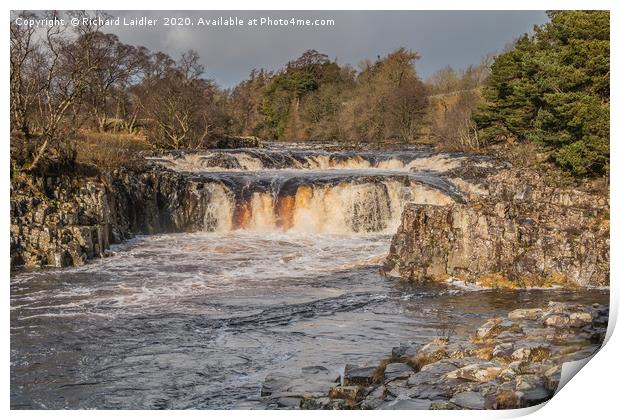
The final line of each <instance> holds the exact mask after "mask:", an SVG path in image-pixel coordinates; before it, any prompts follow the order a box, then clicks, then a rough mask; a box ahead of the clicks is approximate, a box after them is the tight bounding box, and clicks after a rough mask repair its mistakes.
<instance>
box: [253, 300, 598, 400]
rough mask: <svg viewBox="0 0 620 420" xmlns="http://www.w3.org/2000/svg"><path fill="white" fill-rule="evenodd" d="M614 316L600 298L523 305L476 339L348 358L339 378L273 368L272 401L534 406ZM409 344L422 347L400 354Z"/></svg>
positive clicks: (268, 394)
mask: <svg viewBox="0 0 620 420" xmlns="http://www.w3.org/2000/svg"><path fill="white" fill-rule="evenodd" d="M608 319H609V308H608V307H606V306H603V305H598V304H594V305H592V306H585V305H579V304H572V303H560V302H550V303H549V304H548V306H547V307H544V308H523V309H516V310H514V311H512V312H510V313H509V314H508V315H507V316H505V317H500V318H493V319H490V320H488V321H487V322H486V323H484V325H482V326H481V327H480V328H479V329H478V330H477V331H476V332H475V333H474V334H473V335H472V336H471V337H470V339H469V340H468V341H459V340H458V337H455V338H453V337H437V338H435V339H434V340H433V341H431V342H429V343H427V344H425V345H424V346H420V345H419V344H416V343H406V344H403V345H401V346H399V347H396V348H394V350H393V351H392V356H391V357H390V358H388V359H385V360H383V361H381V362H379V363H377V364H375V365H372V366H369V367H357V366H351V365H347V366H346V367H345V369H344V371H343V374H342V375H341V376H340V377H339V378H335V374H334V373H332V374H330V373H329V372H328V371H327V369H325V368H323V369H322V370H321V369H320V367H317V366H313V367H311V368H312V370H309V368H304V369H302V372H301V373H300V375H297V376H295V375H293V376H290V375H289V376H284V375H276V374H272V375H269V376H268V377H267V379H266V380H265V383H264V385H263V393H262V396H263V398H264V399H265V402H266V403H267V405H268V407H270V408H287V409H291V408H298V409H299V408H303V409H387V410H396V409H410V410H415V409H440V410H444V409H451V410H453V409H467V410H481V409H514V408H523V407H529V406H533V405H537V404H540V403H542V402H545V401H547V400H549V399H550V398H551V397H552V396H553V394H554V393H555V392H556V390H557V388H558V384H559V381H560V375H561V372H562V364H563V363H565V362H567V361H573V360H579V359H583V358H586V357H589V356H590V355H592V354H593V353H594V352H596V351H597V350H598V348H599V347H600V345H601V343H602V341H603V339H604V337H605V332H606V329H607V322H608ZM558 320H561V322H558ZM453 340H454V341H453ZM403 348H408V349H413V348H415V349H417V350H416V351H415V353H412V354H408V355H406V356H403V355H401V356H395V354H402V349H403ZM330 383H331V384H330Z"/></svg>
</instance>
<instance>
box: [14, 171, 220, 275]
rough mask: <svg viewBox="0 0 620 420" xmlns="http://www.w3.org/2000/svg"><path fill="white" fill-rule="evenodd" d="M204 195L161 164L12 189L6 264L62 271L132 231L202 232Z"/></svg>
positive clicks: (26, 181)
mask: <svg viewBox="0 0 620 420" xmlns="http://www.w3.org/2000/svg"><path fill="white" fill-rule="evenodd" d="M208 194H209V191H207V190H206V189H203V188H202V185H201V183H200V182H193V181H191V180H190V179H187V178H185V177H182V176H180V175H179V174H177V173H175V172H172V171H167V170H164V169H162V168H160V167H156V166H153V167H150V168H148V169H146V170H143V171H141V172H137V173H136V172H130V171H126V170H118V171H115V172H114V173H112V174H102V175H98V176H96V177H91V178H90V179H87V180H85V179H81V178H78V177H69V176H58V177H29V176H21V177H19V178H18V179H16V180H14V181H13V182H12V184H11V266H21V265H24V266H26V267H41V266H55V267H64V266H70V265H80V264H83V263H84V262H85V261H86V260H87V259H90V258H93V257H97V256H102V255H104V254H105V251H106V250H107V249H108V248H109V246H110V244H113V243H119V242H122V241H123V240H126V239H128V238H131V237H132V236H134V235H136V234H143V233H144V234H152V233H159V232H179V231H191V230H198V229H201V228H202V225H203V223H204V220H203V219H204V214H205V211H204V209H203V208H202V207H203V206H204V205H205V203H207V202H208V201H209V200H208V197H204V196H205V195H208Z"/></svg>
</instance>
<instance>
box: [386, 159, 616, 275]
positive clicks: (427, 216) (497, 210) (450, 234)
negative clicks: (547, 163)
mask: <svg viewBox="0 0 620 420" xmlns="http://www.w3.org/2000/svg"><path fill="white" fill-rule="evenodd" d="M459 182H460V183H461V184H466V183H465V182H462V180H460V179H457V182H455V183H456V184H457V185H458V184H459ZM463 189H466V188H463ZM465 192H467V191H465ZM468 198H469V199H468V201H467V202H466V203H454V204H449V205H446V206H433V205H419V204H411V205H408V206H407V207H406V208H405V210H404V212H403V215H402V223H401V225H400V227H399V229H398V232H397V233H396V235H395V236H394V238H393V240H392V245H391V249H390V254H389V256H388V258H387V260H386V263H385V267H384V268H385V271H386V272H387V273H389V274H391V275H397V276H402V277H405V278H409V279H412V280H422V281H423V280H444V279H447V278H457V279H459V280H464V281H467V282H477V283H480V284H482V285H488V286H510V285H514V286H517V287H519V286H548V285H551V284H562V285H569V284H573V285H579V286H601V285H608V284H609V201H608V197H602V196H601V195H596V194H590V193H587V192H583V191H579V190H576V189H566V188H552V187H549V186H546V185H545V184H544V182H543V180H542V178H541V177H540V176H538V175H537V174H536V173H534V172H532V171H526V170H522V171H517V170H501V171H499V172H497V173H496V174H492V175H490V176H489V177H488V178H486V179H485V180H484V183H482V185H474V186H473V187H472V188H469V197H468Z"/></svg>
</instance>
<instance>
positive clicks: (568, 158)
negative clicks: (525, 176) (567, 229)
mask: <svg viewBox="0 0 620 420" xmlns="http://www.w3.org/2000/svg"><path fill="white" fill-rule="evenodd" d="M549 18H550V22H549V23H547V24H546V25H543V26H540V27H535V29H534V34H533V35H532V36H527V35H524V36H523V37H521V38H520V39H519V40H518V41H517V42H516V43H515V45H514V47H513V48H512V49H510V50H509V51H506V52H505V53H503V54H501V55H499V56H498V57H497V59H496V60H495V62H494V63H493V66H492V71H491V75H490V77H489V84H488V87H487V88H486V89H485V90H484V99H485V101H486V104H485V105H484V106H483V107H481V109H480V111H479V112H477V113H476V114H475V120H476V123H477V124H478V126H479V127H480V129H481V130H480V134H481V136H482V137H483V138H485V139H487V140H489V141H507V140H508V141H515V142H524V141H529V142H534V143H536V144H540V145H542V146H544V147H546V148H547V149H549V151H550V153H551V156H552V158H553V159H554V161H555V162H556V163H557V164H558V165H560V166H561V167H563V168H565V169H567V170H568V171H570V172H571V173H572V174H573V175H576V176H596V175H604V174H608V172H609V51H610V50H609V12H606V11H560V12H549Z"/></svg>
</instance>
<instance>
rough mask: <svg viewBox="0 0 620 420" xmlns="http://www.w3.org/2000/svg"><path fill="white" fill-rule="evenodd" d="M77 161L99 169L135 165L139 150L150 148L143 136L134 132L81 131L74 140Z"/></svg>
mask: <svg viewBox="0 0 620 420" xmlns="http://www.w3.org/2000/svg"><path fill="white" fill-rule="evenodd" d="M75 145H76V152H77V161H78V162H80V163H85V164H91V165H95V166H97V167H98V168H100V169H105V170H113V169H116V168H119V167H136V165H139V164H140V162H141V161H142V160H141V159H137V157H138V156H139V154H140V152H144V151H146V150H151V149H152V147H151V145H150V144H149V143H148V142H147V141H146V140H145V139H144V137H141V136H138V135H134V134H118V133H100V132H93V131H81V132H80V134H79V136H78V138H77V140H76V143H75Z"/></svg>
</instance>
